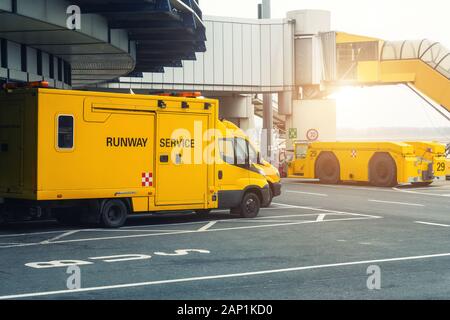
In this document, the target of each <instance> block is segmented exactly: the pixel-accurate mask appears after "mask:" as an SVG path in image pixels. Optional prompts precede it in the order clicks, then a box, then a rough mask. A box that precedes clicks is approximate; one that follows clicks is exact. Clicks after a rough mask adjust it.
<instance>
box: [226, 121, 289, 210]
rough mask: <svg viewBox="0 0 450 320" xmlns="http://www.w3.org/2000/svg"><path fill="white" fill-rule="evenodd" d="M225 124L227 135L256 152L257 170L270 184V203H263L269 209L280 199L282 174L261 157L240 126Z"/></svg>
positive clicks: (255, 162) (228, 122) (255, 163)
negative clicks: (239, 138) (275, 198)
mask: <svg viewBox="0 0 450 320" xmlns="http://www.w3.org/2000/svg"><path fill="white" fill-rule="evenodd" d="M222 122H223V124H224V125H225V127H226V128H227V130H228V131H227V132H228V133H227V135H229V136H235V137H241V138H243V139H245V140H247V141H248V143H249V145H250V146H251V148H252V149H253V150H254V151H253V152H252V153H256V154H257V157H256V159H253V162H254V166H255V168H256V169H257V170H258V171H259V173H261V174H262V175H263V176H265V177H266V179H267V182H268V183H269V187H270V196H269V198H268V201H267V202H265V203H263V204H262V206H263V207H269V206H270V205H271V203H272V200H273V198H274V197H278V196H280V195H281V177H280V172H279V171H278V169H277V168H275V167H274V166H273V165H272V164H271V163H269V162H268V161H266V160H264V159H263V158H262V157H261V152H260V151H259V150H258V148H257V147H256V146H255V145H254V144H253V143H252V142H251V140H250V138H249V137H248V135H246V134H245V133H244V131H242V130H241V129H240V128H239V127H238V126H236V125H235V124H234V123H232V122H230V121H227V120H222Z"/></svg>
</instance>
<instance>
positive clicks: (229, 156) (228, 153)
mask: <svg viewBox="0 0 450 320" xmlns="http://www.w3.org/2000/svg"><path fill="white" fill-rule="evenodd" d="M219 148H220V156H221V158H222V160H223V161H225V162H226V163H228V164H234V141H233V139H221V140H220V141H219Z"/></svg>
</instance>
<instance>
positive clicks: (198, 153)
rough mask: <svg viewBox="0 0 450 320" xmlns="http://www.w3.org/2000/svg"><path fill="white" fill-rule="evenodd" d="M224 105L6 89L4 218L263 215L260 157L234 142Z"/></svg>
mask: <svg viewBox="0 0 450 320" xmlns="http://www.w3.org/2000/svg"><path fill="white" fill-rule="evenodd" d="M218 108H219V106H218V102H217V101H216V100H208V99H195V98H186V97H167V96H145V95H129V94H116V93H96V92H88V91H86V92H85V91H66V90H64V91H63V90H54V89H43V88H32V89H30V88H28V89H26V88H25V89H16V90H9V91H5V92H2V93H0V219H2V220H12V219H17V218H27V219H29V217H33V218H39V217H44V216H45V217H46V216H54V217H56V218H57V219H58V220H59V221H61V222H63V223H79V222H80V221H82V222H92V223H100V224H102V225H103V226H104V227H109V228H116V227H120V226H122V225H123V224H124V223H125V220H126V218H127V216H128V215H129V214H131V213H139V212H173V211H187V210H189V211H191V212H192V211H195V212H197V213H198V214H207V213H209V212H210V211H211V210H212V209H218V208H220V209H232V212H233V213H239V214H240V215H241V216H242V217H246V218H250V217H255V216H257V214H258V212H259V209H260V207H261V205H262V204H263V203H266V202H267V201H268V199H269V197H270V190H269V184H268V182H267V179H266V177H265V176H263V175H262V174H261V173H260V171H259V170H258V169H257V168H256V167H255V165H257V162H258V159H259V158H260V156H259V154H258V153H256V154H251V152H252V149H251V146H250V143H249V141H248V140H246V139H243V138H240V137H227V136H226V127H225V125H224V124H223V123H222V122H221V121H220V120H219V119H218ZM253 153H255V152H254V150H253Z"/></svg>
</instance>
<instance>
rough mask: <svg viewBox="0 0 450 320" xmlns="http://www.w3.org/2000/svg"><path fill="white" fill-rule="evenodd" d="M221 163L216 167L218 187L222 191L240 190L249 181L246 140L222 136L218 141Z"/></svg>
mask: <svg viewBox="0 0 450 320" xmlns="http://www.w3.org/2000/svg"><path fill="white" fill-rule="evenodd" d="M219 151H220V156H221V159H222V163H221V164H220V165H218V166H217V168H218V179H219V180H218V181H219V188H220V190H222V191H242V190H243V189H244V188H245V187H246V186H247V185H248V181H249V168H248V161H249V160H248V152H247V147H246V141H245V140H244V139H241V138H234V137H230V138H224V139H221V140H220V141H219Z"/></svg>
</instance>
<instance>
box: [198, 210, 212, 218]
mask: <svg viewBox="0 0 450 320" xmlns="http://www.w3.org/2000/svg"><path fill="white" fill-rule="evenodd" d="M194 212H195V214H196V215H197V216H199V217H201V218H206V217H207V216H208V215H209V214H210V213H211V210H210V209H202V210H195V211H194Z"/></svg>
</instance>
